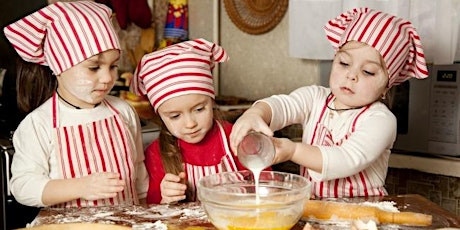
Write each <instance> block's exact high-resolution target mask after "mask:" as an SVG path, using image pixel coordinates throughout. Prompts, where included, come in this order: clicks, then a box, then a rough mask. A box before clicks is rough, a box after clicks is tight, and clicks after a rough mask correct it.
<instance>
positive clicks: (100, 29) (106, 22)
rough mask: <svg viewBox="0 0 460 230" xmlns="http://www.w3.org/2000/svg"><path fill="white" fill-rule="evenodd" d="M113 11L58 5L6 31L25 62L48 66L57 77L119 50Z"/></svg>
mask: <svg viewBox="0 0 460 230" xmlns="http://www.w3.org/2000/svg"><path fill="white" fill-rule="evenodd" d="M111 16H112V10H111V9H110V8H108V7H107V6H105V5H102V4H98V3H95V2H91V1H76V2H56V3H54V4H51V5H48V6H46V7H44V8H42V9H40V10H38V11H37V12H34V13H32V14H30V15H28V16H26V17H24V18H22V19H20V20H18V21H17V22H15V23H12V24H10V25H8V26H7V27H5V28H4V33H5V35H6V38H8V40H9V41H10V43H11V44H12V45H13V47H14V49H15V50H16V52H17V53H18V54H19V56H21V58H22V59H24V60H25V61H28V62H33V63H37V64H41V65H45V66H49V67H50V68H51V70H52V71H53V73H54V74H55V75H59V74H60V73H62V72H64V71H66V70H67V69H69V68H71V67H72V66H75V65H77V64H78V63H80V62H82V61H84V60H86V59H87V58H89V57H91V56H93V55H96V54H99V53H101V52H104V51H106V50H110V49H120V44H119V41H118V37H117V34H116V32H115V30H114V28H113V25H112V22H111V19H110V18H111Z"/></svg>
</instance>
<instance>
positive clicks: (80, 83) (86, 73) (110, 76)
mask: <svg viewBox="0 0 460 230" xmlns="http://www.w3.org/2000/svg"><path fill="white" fill-rule="evenodd" d="M119 58H120V52H119V51H118V50H108V51H105V52H103V53H100V54H98V55H94V56H92V57H90V58H88V59H86V60H85V61H83V62H81V63H79V64H77V65H75V66H73V67H72V68H70V69H68V70H66V71H64V72H62V73H61V74H60V75H59V76H58V77H57V79H58V89H59V93H60V94H61V95H62V96H63V97H65V98H66V99H67V100H69V101H70V102H71V103H72V104H74V105H77V106H80V107H82V108H92V107H94V105H95V104H98V103H100V102H101V101H102V100H103V99H104V97H105V96H106V95H107V94H108V93H109V92H110V90H111V89H112V87H113V86H114V84H115V81H116V80H117V78H118V60H119Z"/></svg>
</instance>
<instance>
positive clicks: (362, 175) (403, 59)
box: [230, 8, 428, 197]
mask: <svg viewBox="0 0 460 230" xmlns="http://www.w3.org/2000/svg"><path fill="white" fill-rule="evenodd" d="M325 31H326V34H327V38H328V40H329V41H330V42H331V44H332V46H333V48H334V49H335V50H336V54H335V57H334V60H333V64H332V71H331V74H330V80H329V84H330V88H325V87H321V86H305V87H302V88H299V89H297V90H295V91H293V92H292V93H291V94H289V95H277V96H272V97H269V98H266V99H263V100H260V101H258V102H256V103H255V105H253V106H252V107H251V108H250V109H248V110H247V111H246V112H245V113H244V114H243V115H242V116H241V117H240V118H239V119H238V120H237V121H236V122H235V125H234V127H233V130H232V133H231V135H230V140H231V144H232V148H233V149H235V148H236V146H237V145H238V143H239V142H240V141H241V140H242V138H243V136H244V135H245V134H246V133H248V132H249V131H250V130H255V131H260V132H263V133H265V134H267V135H273V130H279V129H281V128H283V127H286V126H288V125H291V124H301V125H302V127H303V136H302V142H299V143H297V142H292V141H290V140H288V139H276V138H273V139H274V142H275V145H276V157H275V162H274V163H279V162H283V161H287V160H292V161H293V162H295V163H298V164H299V165H300V166H301V167H300V173H301V175H304V176H305V177H307V178H308V179H309V180H310V181H312V183H313V186H312V190H313V193H314V194H315V195H316V196H319V197H355V196H381V195H386V194H387V192H386V190H385V188H384V184H385V177H386V174H387V168H388V158H389V155H390V149H391V148H392V146H393V142H394V141H395V139H396V118H395V116H394V115H393V114H392V113H391V111H390V110H389V109H388V108H387V106H386V105H385V104H383V103H382V102H380V99H384V98H385V97H386V96H387V93H388V91H389V89H390V88H391V87H392V86H394V85H397V84H399V83H401V82H403V81H405V80H407V79H409V78H411V77H416V78H426V77H427V76H428V71H427V67H426V64H425V58H424V54H423V50H422V45H421V43H420V39H419V36H418V35H417V32H416V31H415V28H414V27H413V26H412V25H411V23H410V22H408V21H406V20H404V19H401V18H397V17H394V16H391V15H388V14H385V13H383V12H378V11H375V10H372V9H368V8H359V9H354V10H351V11H348V12H345V13H343V14H341V15H340V16H338V17H337V18H335V19H332V20H330V21H329V22H328V23H327V24H326V26H325Z"/></svg>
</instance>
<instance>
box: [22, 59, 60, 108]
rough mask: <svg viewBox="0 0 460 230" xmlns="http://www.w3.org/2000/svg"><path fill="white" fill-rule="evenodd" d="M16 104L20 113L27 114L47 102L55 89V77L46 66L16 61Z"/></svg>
mask: <svg viewBox="0 0 460 230" xmlns="http://www.w3.org/2000/svg"><path fill="white" fill-rule="evenodd" d="M16 63H17V79H16V91H17V98H16V100H17V104H18V108H19V111H20V112H21V113H25V114H28V113H30V112H32V110H34V109H36V108H37V107H39V106H40V105H41V104H43V103H44V102H45V101H46V100H48V99H49V98H50V97H51V96H52V95H53V93H54V91H55V90H56V87H57V79H56V76H54V75H53V73H52V71H51V69H50V68H49V67H47V66H43V65H39V64H36V63H31V62H26V61H24V60H22V59H18V61H17V62H16Z"/></svg>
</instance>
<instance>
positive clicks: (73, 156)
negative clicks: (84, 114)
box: [52, 94, 139, 207]
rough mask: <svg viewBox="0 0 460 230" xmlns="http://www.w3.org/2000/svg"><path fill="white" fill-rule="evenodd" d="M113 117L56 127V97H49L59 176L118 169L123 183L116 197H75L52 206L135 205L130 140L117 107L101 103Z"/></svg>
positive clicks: (57, 109)
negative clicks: (124, 183)
mask: <svg viewBox="0 0 460 230" xmlns="http://www.w3.org/2000/svg"><path fill="white" fill-rule="evenodd" d="M102 103H103V104H104V105H106V106H107V107H108V108H109V109H110V111H112V112H113V116H110V117H107V118H105V119H102V120H97V121H94V122H90V123H86V124H78V125H73V126H62V127H61V126H60V124H59V108H58V98H57V96H56V94H54V96H53V106H52V108H53V111H52V114H53V129H54V131H55V132H54V135H55V138H56V140H55V141H56V146H57V161H58V167H59V169H58V171H59V173H60V177H61V178H62V179H70V178H80V177H83V176H87V175H90V174H92V173H98V172H118V173H119V174H120V179H123V180H124V181H125V182H126V186H125V188H124V190H123V191H121V192H119V193H118V194H117V196H116V197H114V198H109V199H99V200H92V201H89V200H84V199H77V200H72V201H68V202H65V203H62V204H59V205H56V207H87V206H107V205H119V204H126V205H133V204H138V202H139V201H138V197H137V192H136V186H135V179H136V178H135V175H136V174H135V173H136V172H135V168H134V164H133V159H132V154H133V151H134V140H133V138H132V137H131V135H130V134H129V131H128V127H126V125H125V123H124V122H123V118H122V117H121V116H120V114H119V112H118V110H117V109H116V108H114V107H113V106H112V105H111V104H110V103H109V102H108V101H106V100H104V101H103V102H102Z"/></svg>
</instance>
